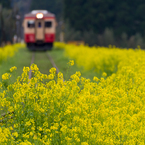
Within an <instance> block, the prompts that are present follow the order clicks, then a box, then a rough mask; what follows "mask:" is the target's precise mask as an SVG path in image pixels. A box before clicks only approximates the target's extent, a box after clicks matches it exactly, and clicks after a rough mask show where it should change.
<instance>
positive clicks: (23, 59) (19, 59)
mask: <svg viewBox="0 0 145 145" xmlns="http://www.w3.org/2000/svg"><path fill="white" fill-rule="evenodd" d="M30 62H31V52H29V51H28V50H27V49H20V50H19V51H18V52H17V53H16V54H15V56H14V57H12V58H8V60H7V61H4V62H2V64H0V76H2V74H4V73H9V72H10V71H9V69H10V68H11V67H13V66H16V67H17V70H16V73H15V74H14V75H12V77H11V82H12V83H13V82H15V80H16V78H17V76H20V75H21V73H22V72H23V67H24V66H28V67H29V66H30ZM0 81H2V77H0Z"/></svg>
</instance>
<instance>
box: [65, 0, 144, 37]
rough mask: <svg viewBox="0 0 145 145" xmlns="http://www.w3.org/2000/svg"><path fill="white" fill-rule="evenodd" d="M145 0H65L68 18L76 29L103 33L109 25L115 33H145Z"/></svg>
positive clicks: (118, 35) (130, 34)
mask: <svg viewBox="0 0 145 145" xmlns="http://www.w3.org/2000/svg"><path fill="white" fill-rule="evenodd" d="M144 9H145V1H143V0H138V1H137V0H132V1H131V0H122V1H116V0H91V1H90V0H71V1H68V0H64V18H65V20H68V21H69V23H70V26H71V27H73V28H74V29H75V30H81V31H82V32H83V31H91V30H92V31H94V32H95V33H99V34H102V33H103V32H104V30H105V29H106V28H109V29H112V30H113V31H114V33H115V36H117V37H120V36H121V34H122V33H123V32H125V33H127V35H128V36H129V37H130V36H132V35H135V34H136V33H141V34H142V35H144V34H145V29H144V26H145V15H144Z"/></svg>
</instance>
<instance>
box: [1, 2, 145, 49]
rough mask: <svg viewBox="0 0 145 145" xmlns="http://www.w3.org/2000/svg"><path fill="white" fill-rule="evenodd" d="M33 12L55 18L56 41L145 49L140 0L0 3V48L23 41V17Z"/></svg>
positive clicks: (142, 12)
mask: <svg viewBox="0 0 145 145" xmlns="http://www.w3.org/2000/svg"><path fill="white" fill-rule="evenodd" d="M34 9H46V10H48V11H50V12H52V13H54V14H55V15H56V21H57V28H56V29H57V31H56V41H64V42H70V41H84V42H85V44H88V45H90V46H93V45H99V46H108V45H110V44H111V45H115V46H117V47H126V48H130V47H131V48H136V47H137V45H140V46H141V48H142V49H145V14H144V10H145V1H143V0H121V1H116V0H71V1H69V0H0V45H3V43H12V42H13V41H14V39H15V37H18V40H19V41H23V28H22V22H23V17H24V14H26V13H28V12H30V11H31V10H34Z"/></svg>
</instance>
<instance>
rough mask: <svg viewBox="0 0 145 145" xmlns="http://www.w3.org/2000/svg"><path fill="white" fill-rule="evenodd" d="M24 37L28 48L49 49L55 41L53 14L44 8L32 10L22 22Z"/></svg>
mask: <svg viewBox="0 0 145 145" xmlns="http://www.w3.org/2000/svg"><path fill="white" fill-rule="evenodd" d="M23 27H24V39H25V43H26V44H27V47H28V49H29V50H38V49H40V50H51V49H52V47H53V42H54V41H55V27H56V21H55V15H54V14H52V13H50V12H48V11H46V10H33V11H32V12H31V13H29V14H26V15H25V17H24V22H23Z"/></svg>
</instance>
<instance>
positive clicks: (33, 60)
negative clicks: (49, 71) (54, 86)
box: [29, 52, 59, 79]
mask: <svg viewBox="0 0 145 145" xmlns="http://www.w3.org/2000/svg"><path fill="white" fill-rule="evenodd" d="M46 56H47V58H48V61H50V63H51V65H52V67H55V68H56V73H57V74H58V73H59V69H58V67H57V66H56V64H55V63H54V61H53V59H52V57H51V56H50V54H49V53H48V52H46ZM34 62H35V52H33V53H32V58H31V64H30V66H31V65H32V64H33V63H34ZM31 77H32V70H31V69H30V72H29V79H31Z"/></svg>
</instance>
